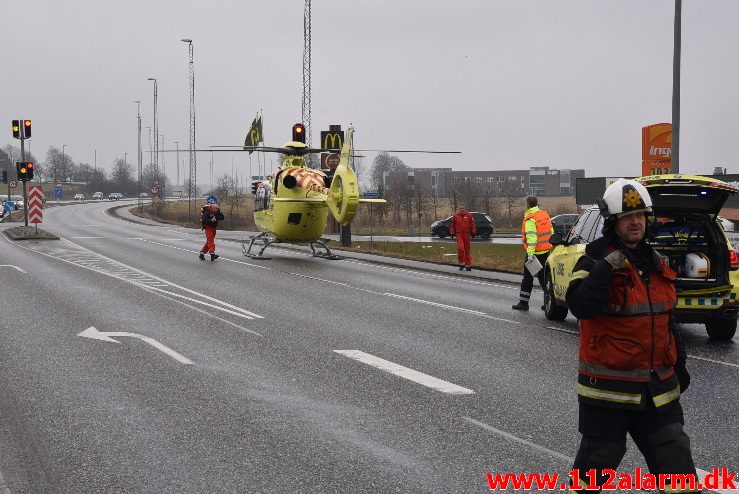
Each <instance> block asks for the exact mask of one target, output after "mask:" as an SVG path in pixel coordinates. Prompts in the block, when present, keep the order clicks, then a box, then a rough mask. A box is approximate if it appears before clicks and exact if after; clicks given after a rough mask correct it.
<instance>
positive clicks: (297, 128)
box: [293, 123, 305, 144]
mask: <svg viewBox="0 0 739 494" xmlns="http://www.w3.org/2000/svg"><path fill="white" fill-rule="evenodd" d="M293 141H296V142H302V143H303V144H305V127H304V126H303V124H299V123H297V124H295V125H293Z"/></svg>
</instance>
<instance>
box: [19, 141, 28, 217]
mask: <svg viewBox="0 0 739 494" xmlns="http://www.w3.org/2000/svg"><path fill="white" fill-rule="evenodd" d="M25 140H26V139H25V137H21V138H20V141H21V161H22V162H24V163H25V161H26V147H25V145H24V142H25ZM23 222H24V225H25V226H28V194H27V193H26V181H25V180H23Z"/></svg>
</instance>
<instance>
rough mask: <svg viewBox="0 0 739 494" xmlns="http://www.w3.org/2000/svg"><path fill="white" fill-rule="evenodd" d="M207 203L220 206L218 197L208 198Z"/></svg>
mask: <svg viewBox="0 0 739 494" xmlns="http://www.w3.org/2000/svg"><path fill="white" fill-rule="evenodd" d="M205 202H206V203H208V204H218V199H216V196H208V198H207V199H206V200H205Z"/></svg>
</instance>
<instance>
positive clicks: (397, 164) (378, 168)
mask: <svg viewBox="0 0 739 494" xmlns="http://www.w3.org/2000/svg"><path fill="white" fill-rule="evenodd" d="M407 169H408V165H406V164H405V163H403V161H402V160H401V159H400V158H398V157H396V156H391V155H389V154H387V153H384V152H383V153H380V154H378V155H377V156H376V157H375V159H374V160H373V161H372V166H371V167H370V172H369V174H370V178H369V181H370V184H371V185H372V188H373V189H375V190H376V191H377V192H378V193H379V194H380V196H381V197H385V193H386V192H387V191H386V190H385V179H384V177H385V172H388V173H389V172H395V171H402V170H407Z"/></svg>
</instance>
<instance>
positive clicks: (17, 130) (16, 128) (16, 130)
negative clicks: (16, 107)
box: [13, 120, 21, 139]
mask: <svg viewBox="0 0 739 494" xmlns="http://www.w3.org/2000/svg"><path fill="white" fill-rule="evenodd" d="M13 137H15V138H16V139H20V138H21V121H20V120H13Z"/></svg>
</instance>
